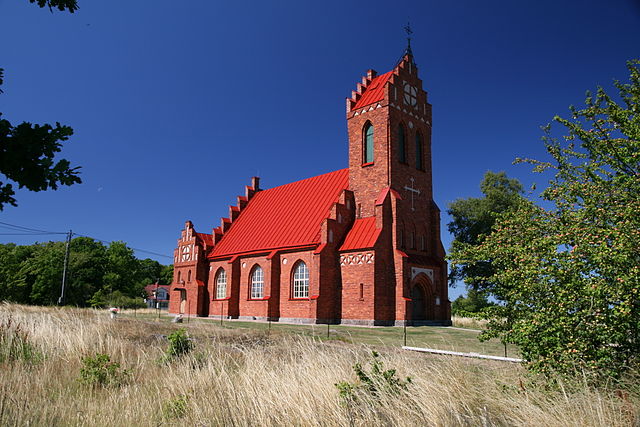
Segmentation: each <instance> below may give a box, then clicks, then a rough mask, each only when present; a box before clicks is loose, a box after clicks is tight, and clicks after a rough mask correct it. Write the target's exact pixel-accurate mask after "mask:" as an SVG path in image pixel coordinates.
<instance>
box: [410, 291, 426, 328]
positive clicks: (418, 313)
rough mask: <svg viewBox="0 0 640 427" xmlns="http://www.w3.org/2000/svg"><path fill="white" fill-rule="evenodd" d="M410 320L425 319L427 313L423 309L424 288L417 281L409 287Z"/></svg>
mask: <svg viewBox="0 0 640 427" xmlns="http://www.w3.org/2000/svg"><path fill="white" fill-rule="evenodd" d="M411 303H412V310H411V320H425V319H426V318H427V313H426V310H425V295H424V289H423V288H422V286H421V285H420V284H418V283H416V284H415V285H414V286H413V288H412V289H411Z"/></svg>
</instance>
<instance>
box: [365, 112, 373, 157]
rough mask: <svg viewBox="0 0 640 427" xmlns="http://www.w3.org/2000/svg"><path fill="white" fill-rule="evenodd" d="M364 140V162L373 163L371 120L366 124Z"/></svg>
mask: <svg viewBox="0 0 640 427" xmlns="http://www.w3.org/2000/svg"><path fill="white" fill-rule="evenodd" d="M363 135H364V141H363V144H362V145H363V149H364V152H363V156H362V163H363V164H367V163H373V125H372V124H371V123H370V122H367V124H366V125H364V132H363Z"/></svg>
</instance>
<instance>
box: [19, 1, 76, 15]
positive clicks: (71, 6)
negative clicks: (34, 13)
mask: <svg viewBox="0 0 640 427" xmlns="http://www.w3.org/2000/svg"><path fill="white" fill-rule="evenodd" d="M29 2H30V3H37V4H38V6H40V7H45V6H47V7H48V8H49V10H50V11H52V12H53V8H54V7H55V8H57V9H58V10H60V11H64V10H68V11H69V12H71V13H73V12H75V11H76V10H78V2H77V1H76V0H29Z"/></svg>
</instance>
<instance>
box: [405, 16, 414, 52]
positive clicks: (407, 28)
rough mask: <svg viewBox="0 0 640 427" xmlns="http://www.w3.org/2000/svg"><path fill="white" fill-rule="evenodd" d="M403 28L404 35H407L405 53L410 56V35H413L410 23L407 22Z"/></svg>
mask: <svg viewBox="0 0 640 427" xmlns="http://www.w3.org/2000/svg"><path fill="white" fill-rule="evenodd" d="M403 28H404V31H405V33H407V51H406V53H408V54H412V53H411V34H413V30H411V23H410V22H408V21H407V25H405V26H404V27H403Z"/></svg>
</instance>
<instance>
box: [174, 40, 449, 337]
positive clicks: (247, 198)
mask: <svg viewBox="0 0 640 427" xmlns="http://www.w3.org/2000/svg"><path fill="white" fill-rule="evenodd" d="M347 127H348V134H349V137H348V141H347V142H348V145H349V158H348V161H349V162H348V168H346V169H341V170H338V171H334V172H329V173H325V174H323V175H319V176H315V177H311V178H306V179H302V180H300V181H296V182H292V183H290V184H285V185H281V186H278V187H274V188H270V189H262V188H260V185H259V184H260V181H259V179H258V178H257V177H254V178H253V179H252V182H251V185H250V186H246V187H245V191H244V194H243V195H241V196H238V197H237V201H236V204H235V205H234V206H230V207H229V216H228V217H227V218H222V219H221V221H220V225H219V226H216V227H214V228H213V229H212V231H211V233H199V232H196V230H195V228H194V226H193V224H192V223H191V222H190V221H187V222H186V223H185V228H184V229H183V230H182V234H181V237H180V239H179V240H178V246H177V248H176V250H175V252H174V280H173V283H172V284H171V288H170V295H171V297H170V305H169V311H170V312H172V313H185V314H190V315H197V316H213V317H220V316H225V317H228V318H235V319H245V320H246V319H253V320H273V321H281V322H303V323H344V324H360V325H403V324H414V325H416V324H423V323H439V324H449V323H450V304H449V301H448V294H447V290H448V288H447V265H446V263H445V261H444V250H443V247H442V243H441V242H440V211H439V209H438V207H437V205H436V204H435V202H434V201H433V191H432V179H431V105H430V104H429V103H428V102H427V93H426V92H425V91H424V90H423V89H422V81H421V80H420V79H419V77H418V68H417V66H416V64H415V62H414V60H413V55H412V54H411V51H410V50H409V49H407V51H406V52H405V54H404V56H403V57H402V59H401V60H400V62H399V63H398V64H397V66H396V67H395V68H394V69H393V70H391V71H389V72H387V73H385V74H382V75H377V73H376V72H375V71H374V70H369V71H368V72H367V74H366V76H364V77H362V80H361V82H360V83H358V84H357V88H356V90H355V91H353V92H352V96H351V97H350V98H348V99H347Z"/></svg>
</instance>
